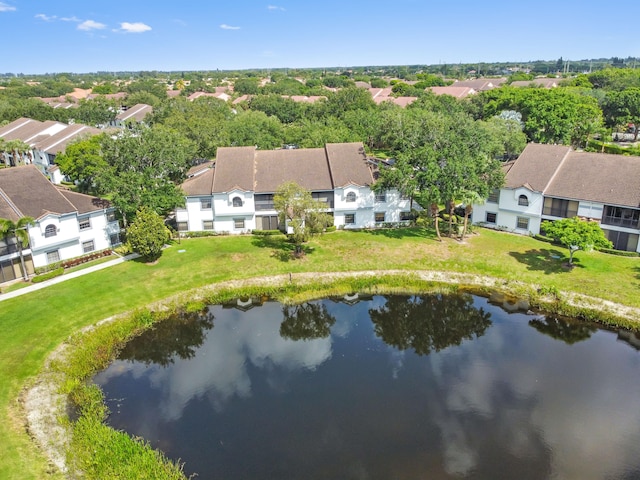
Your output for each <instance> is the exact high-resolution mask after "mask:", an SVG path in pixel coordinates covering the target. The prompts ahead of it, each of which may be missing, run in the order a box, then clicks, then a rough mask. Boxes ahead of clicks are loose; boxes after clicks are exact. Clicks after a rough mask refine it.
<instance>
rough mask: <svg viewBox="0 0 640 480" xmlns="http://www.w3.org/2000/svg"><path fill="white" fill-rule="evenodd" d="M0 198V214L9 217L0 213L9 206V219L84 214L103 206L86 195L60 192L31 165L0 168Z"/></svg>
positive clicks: (100, 202) (102, 203)
mask: <svg viewBox="0 0 640 480" xmlns="http://www.w3.org/2000/svg"><path fill="white" fill-rule="evenodd" d="M0 199H2V200H0V216H1V217H3V218H10V217H8V216H5V215H4V214H5V213H10V212H9V211H8V206H9V207H10V208H11V210H13V212H14V218H13V220H16V219H17V218H20V217H25V216H28V217H33V218H35V219H36V220H37V219H38V218H40V217H42V216H44V215H46V214H48V213H55V214H63V213H72V212H79V213H87V212H90V211H94V210H101V209H103V208H105V205H106V204H105V203H104V201H103V200H101V199H98V198H96V197H91V196H89V195H82V194H79V193H73V192H64V193H63V192H62V191H61V190H59V189H58V188H56V187H55V186H54V185H53V184H52V183H51V182H50V181H49V180H48V179H47V178H46V177H45V176H44V175H42V173H40V170H38V168H37V167H36V166H35V165H24V166H20V167H11V168H3V169H0ZM16 216H17V218H16Z"/></svg>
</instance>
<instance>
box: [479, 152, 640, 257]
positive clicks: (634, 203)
mask: <svg viewBox="0 0 640 480" xmlns="http://www.w3.org/2000/svg"><path fill="white" fill-rule="evenodd" d="M504 168H505V173H506V183H505V186H504V187H503V188H502V189H500V190H499V191H495V192H494V193H493V194H492V195H491V196H490V197H489V198H488V199H487V201H486V202H485V203H484V204H482V205H474V207H473V214H472V221H473V222H474V223H479V224H483V225H485V226H488V227H493V228H500V229H504V230H508V231H512V232H515V233H521V234H529V233H534V234H537V233H540V224H541V222H542V221H544V220H559V219H562V218H571V217H575V216H578V217H581V218H584V219H589V220H592V221H596V222H598V223H599V224H600V227H601V228H602V230H604V233H605V235H606V237H607V238H608V239H609V240H611V242H613V244H614V248H616V249H618V250H626V251H633V252H640V242H639V238H640V158H639V157H630V156H629V157H627V156H622V155H611V154H603V153H589V152H576V151H574V150H573V149H571V148H570V147H566V146H562V145H539V144H529V145H527V147H526V148H525V149H524V151H523V152H522V154H521V155H520V156H519V157H518V159H517V160H514V161H512V162H508V163H506V164H505V165H504Z"/></svg>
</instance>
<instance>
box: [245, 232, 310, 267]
mask: <svg viewBox="0 0 640 480" xmlns="http://www.w3.org/2000/svg"><path fill="white" fill-rule="evenodd" d="M251 243H252V244H253V245H254V246H256V247H258V248H270V249H272V251H271V256H272V257H274V258H276V259H278V260H280V261H281V262H289V261H291V260H295V258H296V257H295V250H296V246H295V245H294V244H293V243H291V242H290V241H289V239H288V238H287V237H286V236H284V235H258V236H256V237H255V238H254V239H253V240H251ZM310 253H313V248H311V247H309V246H306V245H303V246H302V254H303V256H304V255H309V254H310Z"/></svg>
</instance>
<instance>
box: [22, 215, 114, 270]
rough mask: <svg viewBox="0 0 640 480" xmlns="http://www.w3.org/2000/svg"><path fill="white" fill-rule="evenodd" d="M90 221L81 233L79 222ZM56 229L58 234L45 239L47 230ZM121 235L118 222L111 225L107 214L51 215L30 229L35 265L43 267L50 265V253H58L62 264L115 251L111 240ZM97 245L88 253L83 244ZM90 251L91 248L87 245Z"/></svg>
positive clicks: (112, 222)
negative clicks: (86, 255)
mask: <svg viewBox="0 0 640 480" xmlns="http://www.w3.org/2000/svg"><path fill="white" fill-rule="evenodd" d="M85 218H88V219H89V222H90V226H89V227H88V228H85V229H83V230H80V224H79V221H78V220H79V219H85ZM49 225H52V226H54V227H55V228H56V234H55V235H53V236H50V237H46V236H45V231H46V228H47V227H48V226H49ZM119 231H120V227H119V225H118V222H117V221H115V220H114V221H108V218H107V214H106V211H104V210H100V211H97V212H91V213H90V214H87V215H80V216H78V215H77V214H76V213H70V214H66V215H48V216H46V217H44V218H42V219H40V220H39V221H38V223H37V224H36V225H35V226H33V227H31V228H29V237H30V245H31V254H32V258H33V265H34V266H35V267H42V266H45V265H47V264H48V263H50V262H49V261H48V259H47V253H48V252H54V251H57V252H58V256H59V260H60V261H63V260H68V259H70V258H74V257H80V256H82V255H85V254H88V253H90V252H92V251H98V250H104V249H107V248H111V246H112V245H111V240H110V236H111V235H115V234H117V233H118V232H119ZM85 242H93V249H91V250H88V251H86V252H85V251H84V246H83V244H84V243H85ZM87 247H89V246H88V245H87Z"/></svg>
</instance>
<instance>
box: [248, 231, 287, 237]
mask: <svg viewBox="0 0 640 480" xmlns="http://www.w3.org/2000/svg"><path fill="white" fill-rule="evenodd" d="M251 233H253V234H254V235H264V236H269V235H282V232H281V231H280V230H253V231H252V232H251Z"/></svg>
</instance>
